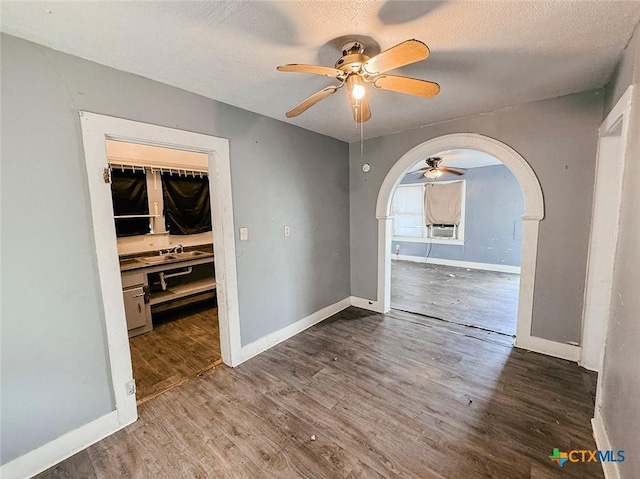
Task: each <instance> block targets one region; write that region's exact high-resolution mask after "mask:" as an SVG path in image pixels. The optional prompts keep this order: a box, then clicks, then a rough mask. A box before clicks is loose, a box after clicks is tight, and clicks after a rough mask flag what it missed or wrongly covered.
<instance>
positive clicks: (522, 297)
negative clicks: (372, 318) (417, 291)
mask: <svg viewBox="0 0 640 479" xmlns="http://www.w3.org/2000/svg"><path fill="white" fill-rule="evenodd" d="M459 148H464V149H470V150H477V151H482V152H484V153H487V154H489V155H492V156H494V157H495V158H497V159H498V160H500V161H501V162H502V163H504V164H505V165H506V166H507V168H509V170H511V172H512V173H513V175H514V176H515V177H516V179H517V180H518V183H519V184H520V188H522V194H523V197H524V215H523V216H522V220H523V226H522V230H523V231H522V260H521V270H520V293H519V299H518V322H517V328H516V339H515V346H517V347H520V348H524V349H528V350H531V351H537V352H540V353H544V354H548V355H551V356H556V357H560V358H563V359H569V360H572V361H577V360H578V358H579V355H580V348H579V347H577V346H574V345H571V344H564V343H558V342H555V341H550V340H548V339H544V338H539V337H535V336H532V335H531V317H532V312H533V289H534V283H535V277H536V257H537V253H538V226H539V222H540V220H541V219H542V218H544V200H543V196H542V188H541V187H540V182H539V181H538V178H537V177H536V175H535V173H534V171H533V170H532V169H531V166H529V164H528V163H527V162H526V160H525V159H524V158H523V157H522V156H520V155H519V154H518V153H517V152H516V151H515V150H514V149H512V148H511V147H509V146H507V145H505V144H504V143H502V142H500V141H498V140H495V139H493V138H489V137H487V136H483V135H478V134H475V133H455V134H451V135H444V136H440V137H437V138H434V139H431V140H428V141H425V142H424V143H421V144H420V145H418V146H416V147H415V148H413V149H411V150H410V151H408V152H407V153H405V154H404V155H403V156H402V158H400V159H399V160H398V161H397V162H396V164H395V165H393V167H392V168H391V170H389V173H387V176H386V177H385V179H384V181H383V182H382V186H381V187H380V192H379V194H378V201H377V205H376V218H377V219H378V298H377V301H375V303H374V305H373V309H376V310H377V311H380V312H387V311H389V309H390V308H391V238H392V220H393V217H392V216H391V199H392V197H393V193H394V191H395V189H396V187H397V186H398V184H399V183H400V180H401V179H402V178H403V177H404V175H405V174H406V173H407V172H408V171H409V169H410V168H411V167H412V166H414V165H415V164H416V163H418V162H419V161H420V160H423V159H424V158H427V157H429V156H434V155H436V154H437V153H440V152H442V151H444V150H451V149H459Z"/></svg>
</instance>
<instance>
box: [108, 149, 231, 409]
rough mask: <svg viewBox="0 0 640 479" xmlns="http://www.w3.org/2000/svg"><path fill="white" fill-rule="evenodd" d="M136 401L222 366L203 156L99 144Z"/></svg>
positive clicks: (204, 155) (207, 191)
mask: <svg viewBox="0 0 640 479" xmlns="http://www.w3.org/2000/svg"><path fill="white" fill-rule="evenodd" d="M106 150H107V161H108V168H109V171H108V174H109V177H110V178H109V179H110V185H111V197H112V201H113V211H114V224H115V228H116V236H117V248H118V257H119V260H120V272H121V278H122V287H123V291H122V295H123V299H124V305H125V317H126V321H127V331H128V335H129V348H130V350H131V362H132V367H133V379H134V381H135V385H136V400H137V403H138V405H139V404H141V403H143V402H145V401H148V400H149V399H152V398H154V397H156V396H157V395H159V394H161V393H163V392H166V391H168V390H169V389H172V388H174V387H176V386H179V385H180V384H182V383H184V382H185V381H187V380H188V379H191V378H193V377H194V376H197V375H198V374H202V373H203V372H204V371H206V370H208V369H212V368H213V367H215V366H217V365H218V364H220V363H221V362H222V357H221V353H220V333H219V325H218V308H217V303H216V275H215V266H214V254H213V231H212V229H213V227H212V211H211V199H210V191H209V179H208V175H209V168H208V162H207V160H208V158H207V155H206V154H204V153H195V152H190V151H184V150H175V149H171V148H165V147H159V146H149V145H140V144H137V143H131V142H123V141H116V140H106Z"/></svg>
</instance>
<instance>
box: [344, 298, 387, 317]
mask: <svg viewBox="0 0 640 479" xmlns="http://www.w3.org/2000/svg"><path fill="white" fill-rule="evenodd" d="M349 299H350V300H351V306H355V307H356V308H360V309H368V310H369V311H373V312H375V313H384V311H383V310H382V305H381V304H380V303H379V302H378V301H375V300H373V299H365V298H358V297H357V296H351V298H349Z"/></svg>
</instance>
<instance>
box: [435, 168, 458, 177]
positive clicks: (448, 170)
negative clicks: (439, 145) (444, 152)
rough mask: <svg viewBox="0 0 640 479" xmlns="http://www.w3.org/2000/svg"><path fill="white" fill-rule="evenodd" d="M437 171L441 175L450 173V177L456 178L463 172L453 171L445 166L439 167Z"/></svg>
mask: <svg viewBox="0 0 640 479" xmlns="http://www.w3.org/2000/svg"><path fill="white" fill-rule="evenodd" d="M438 169H439V170H440V171H442V172H443V173H451V174H452V175H458V176H462V175H464V171H459V170H454V169H453V168H447V167H446V166H441V167H440V168H438Z"/></svg>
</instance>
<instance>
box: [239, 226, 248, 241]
mask: <svg viewBox="0 0 640 479" xmlns="http://www.w3.org/2000/svg"><path fill="white" fill-rule="evenodd" d="M248 239H249V228H240V241H247V240H248Z"/></svg>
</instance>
